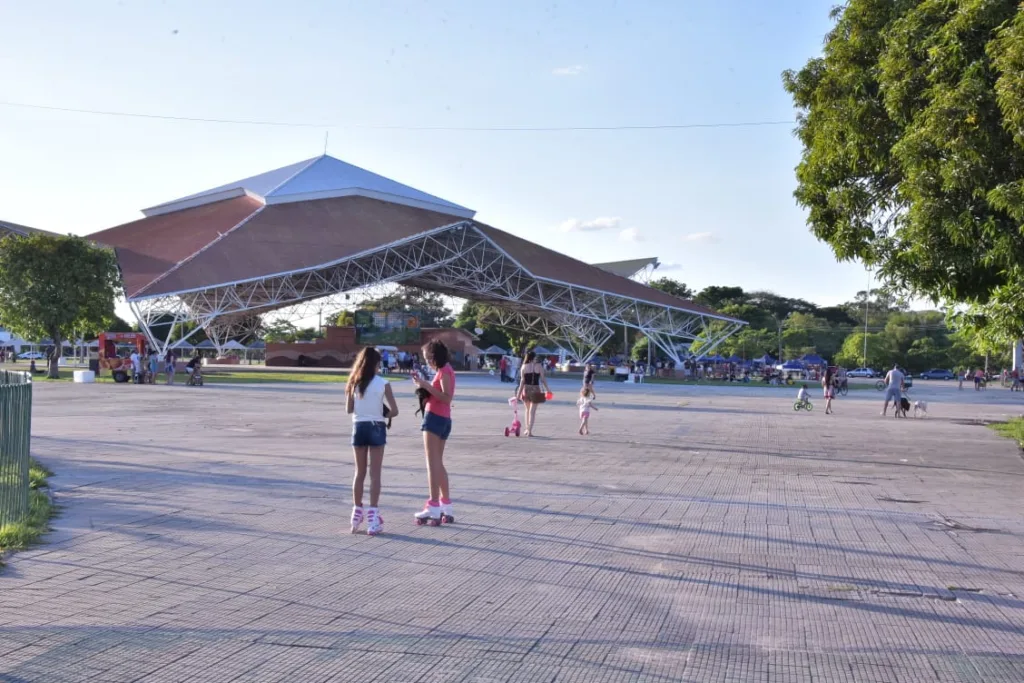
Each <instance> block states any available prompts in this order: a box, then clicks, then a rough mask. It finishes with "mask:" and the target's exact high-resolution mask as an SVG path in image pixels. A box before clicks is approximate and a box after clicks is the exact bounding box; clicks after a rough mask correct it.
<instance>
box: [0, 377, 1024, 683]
mask: <svg viewBox="0 0 1024 683" xmlns="http://www.w3.org/2000/svg"><path fill="white" fill-rule="evenodd" d="M575 388H576V386H575V385H574V384H570V383H567V382H566V383H555V386H554V390H555V393H556V400H555V401H554V402H552V403H550V404H548V405H545V406H543V407H542V408H541V411H542V412H541V416H540V421H539V425H538V430H537V431H538V433H539V436H538V437H537V438H535V439H531V440H527V439H518V440H516V439H514V438H513V439H506V438H504V437H503V436H501V434H502V430H503V428H504V426H505V425H506V424H507V423H508V422H509V421H510V419H511V414H510V411H509V409H508V406H507V404H506V403H505V398H506V395H507V393H508V391H507V387H501V386H500V385H499V384H498V383H497V382H496V381H490V380H489V378H482V377H477V378H469V377H467V378H465V379H464V380H462V381H460V383H459V393H458V398H457V403H456V406H455V430H454V433H453V438H452V440H451V441H450V445H449V451H448V454H447V457H446V460H447V462H448V466H449V469H450V471H451V475H452V487H453V492H454V495H455V504H456V515H457V517H458V521H457V523H456V524H455V525H451V526H447V527H441V528H431V527H416V526H414V525H413V524H412V521H411V515H412V513H413V512H415V511H416V510H418V509H419V508H420V506H421V505H422V502H423V499H424V498H425V490H424V480H425V477H424V473H423V465H422V446H421V443H420V434H419V432H418V430H417V424H416V422H415V420H414V418H413V416H412V410H413V408H412V405H413V399H412V398H411V395H410V393H409V392H408V390H410V389H411V388H410V387H408V386H404V385H402V384H399V385H396V389H398V393H399V394H400V395H401V396H402V409H403V410H404V411H406V412H405V414H403V415H402V416H400V417H399V418H398V420H397V423H396V426H395V428H394V430H393V431H392V433H391V437H390V439H391V443H390V444H389V447H388V451H387V455H386V458H385V467H384V496H383V502H382V512H383V515H384V519H385V532H386V533H385V535H384V536H381V537H378V538H368V537H366V536H364V535H358V536H352V535H349V534H348V533H347V516H348V512H349V510H350V504H351V503H350V498H349V494H348V491H347V487H348V480H349V478H350V476H351V466H350V464H349V462H350V457H351V456H350V451H349V448H348V446H347V439H348V433H349V425H348V422H347V420H346V416H344V415H343V414H342V412H343V410H342V405H343V404H342V396H341V388H340V387H338V386H330V385H328V386H311V385H302V386H300V385H294V386H292V385H273V386H257V385H246V386H224V385H220V386H208V387H204V388H201V389H191V390H190V389H186V388H184V387H180V386H178V387H164V386H154V387H145V386H143V387H136V386H120V385H71V384H52V385H51V384H44V383H40V384H38V385H37V386H36V396H35V421H34V433H35V437H34V450H35V452H36V454H37V456H38V457H40V458H41V459H43V460H44V461H45V462H46V463H47V464H49V465H50V467H51V468H52V469H54V470H55V471H56V472H57V476H56V477H55V478H54V479H53V484H54V487H55V489H56V492H57V496H58V501H59V502H60V503H61V504H62V505H63V506H64V513H63V515H62V516H61V517H60V518H59V519H58V520H57V522H56V530H55V531H54V532H53V533H52V534H51V535H50V537H49V539H48V542H47V544H46V545H43V546H40V547H38V548H35V549H33V550H30V551H28V552H24V553H20V554H18V555H16V556H14V557H13V558H12V559H11V561H10V562H9V565H8V567H7V568H6V569H5V570H3V572H2V573H0V680H2V681H39V682H42V681H46V682H51V681H99V682H103V681H118V682H127V681H147V682H154V683H155V682H158V681H160V682H162V681H167V682H170V681H175V682H176V681H217V682H227V681H303V682H307V681H310V682H311V681H389V682H390V681H436V682H440V681H464V682H470V681H475V682H477V683H485V682H487V683H491V682H497V681H508V682H511V681H524V682H525V681H587V682H590V681H608V682H611V681H635V682H639V681H665V682H667V681H743V682H747V681H1021V680H1024V599H1022V598H1024V543H1022V534H1024V520H1022V517H1021V514H1020V499H1021V494H1020V491H1021V485H1022V483H1024V462H1022V460H1021V457H1020V454H1019V451H1018V449H1017V447H1016V446H1015V445H1014V444H1013V443H1011V442H1009V441H1006V440H1003V439H1001V438H999V437H998V436H996V435H995V434H994V433H992V432H991V431H990V430H988V429H986V428H984V427H983V426H980V423H982V422H984V421H986V420H992V419H1003V418H1005V417H1006V416H1009V415H1016V414H1020V413H1021V412H1024V410H1022V408H1021V406H1022V405H1024V399H1022V397H1020V396H1011V395H1010V394H1009V392H1006V391H1005V390H994V389H990V390H989V391H988V392H984V394H982V393H978V394H975V392H973V391H964V392H957V391H956V390H955V384H950V383H934V384H930V383H925V382H919V383H918V384H917V385H915V388H914V390H913V392H912V393H914V394H915V395H916V396H920V397H925V398H926V400H928V401H929V403H930V417H929V418H928V419H923V420H906V421H896V420H892V419H882V418H880V417H879V416H878V410H879V408H880V395H879V394H876V393H875V392H873V391H857V392H851V394H850V396H849V397H847V398H846V399H841V400H840V401H839V402H838V403H837V415H835V416H834V417H828V416H825V415H823V414H822V410H823V401H821V400H820V399H818V398H815V404H816V405H815V411H814V412H813V413H810V414H807V413H799V414H796V413H794V411H793V410H792V401H793V397H794V395H795V391H790V390H783V389H771V388H763V389H755V388H733V387H722V388H708V387H679V386H664V385H661V386H657V385H651V386H647V387H633V386H630V387H623V386H613V385H610V384H609V385H605V384H602V385H599V386H598V389H599V391H600V392H601V396H599V398H598V406H599V407H600V408H601V410H600V412H598V413H595V414H594V415H593V417H592V429H593V432H594V435H593V436H592V437H590V438H589V439H581V438H579V437H577V436H576V435H575V430H576V424H577V420H576V412H575V407H574V406H573V405H572V402H573V401H574V400H575V396H574V390H575ZM819 393H820V392H814V394H813V395H814V396H815V397H817V396H818V394H819Z"/></svg>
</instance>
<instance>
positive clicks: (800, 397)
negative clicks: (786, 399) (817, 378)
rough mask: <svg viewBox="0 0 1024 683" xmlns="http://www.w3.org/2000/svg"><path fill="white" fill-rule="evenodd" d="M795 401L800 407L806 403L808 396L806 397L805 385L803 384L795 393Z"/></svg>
mask: <svg viewBox="0 0 1024 683" xmlns="http://www.w3.org/2000/svg"><path fill="white" fill-rule="evenodd" d="M796 400H797V403H800V404H801V405H803V404H804V403H807V400H808V396H807V385H806V384H804V385H803V386H801V387H800V391H798V392H796Z"/></svg>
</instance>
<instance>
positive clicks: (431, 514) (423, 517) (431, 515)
mask: <svg viewBox="0 0 1024 683" xmlns="http://www.w3.org/2000/svg"><path fill="white" fill-rule="evenodd" d="M413 517H414V518H415V519H416V523H417V524H418V525H420V526H423V525H424V524H429V525H430V526H441V506H440V505H438V504H437V501H436V500H428V501H427V504H426V506H425V507H424V508H423V509H422V510H421V511H419V512H417V513H416V514H415V515H413Z"/></svg>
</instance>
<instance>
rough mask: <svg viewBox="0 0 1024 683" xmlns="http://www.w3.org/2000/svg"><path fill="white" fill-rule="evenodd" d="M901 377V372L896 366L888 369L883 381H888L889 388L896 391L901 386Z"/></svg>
mask: <svg viewBox="0 0 1024 683" xmlns="http://www.w3.org/2000/svg"><path fill="white" fill-rule="evenodd" d="M903 378H904V375H903V373H902V372H900V371H899V370H897V369H896V368H893V369H892V370H890V371H889V373H888V374H887V375H886V376H885V381H886V382H888V384H889V390H890V391H898V390H899V388H900V387H901V386H903Z"/></svg>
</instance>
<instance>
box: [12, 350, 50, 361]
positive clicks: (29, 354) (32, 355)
mask: <svg viewBox="0 0 1024 683" xmlns="http://www.w3.org/2000/svg"><path fill="white" fill-rule="evenodd" d="M18 358H20V359H22V360H42V359H44V358H46V356H44V355H43V354H41V353H39V352H38V351H26V352H25V353H19V354H18Z"/></svg>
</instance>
